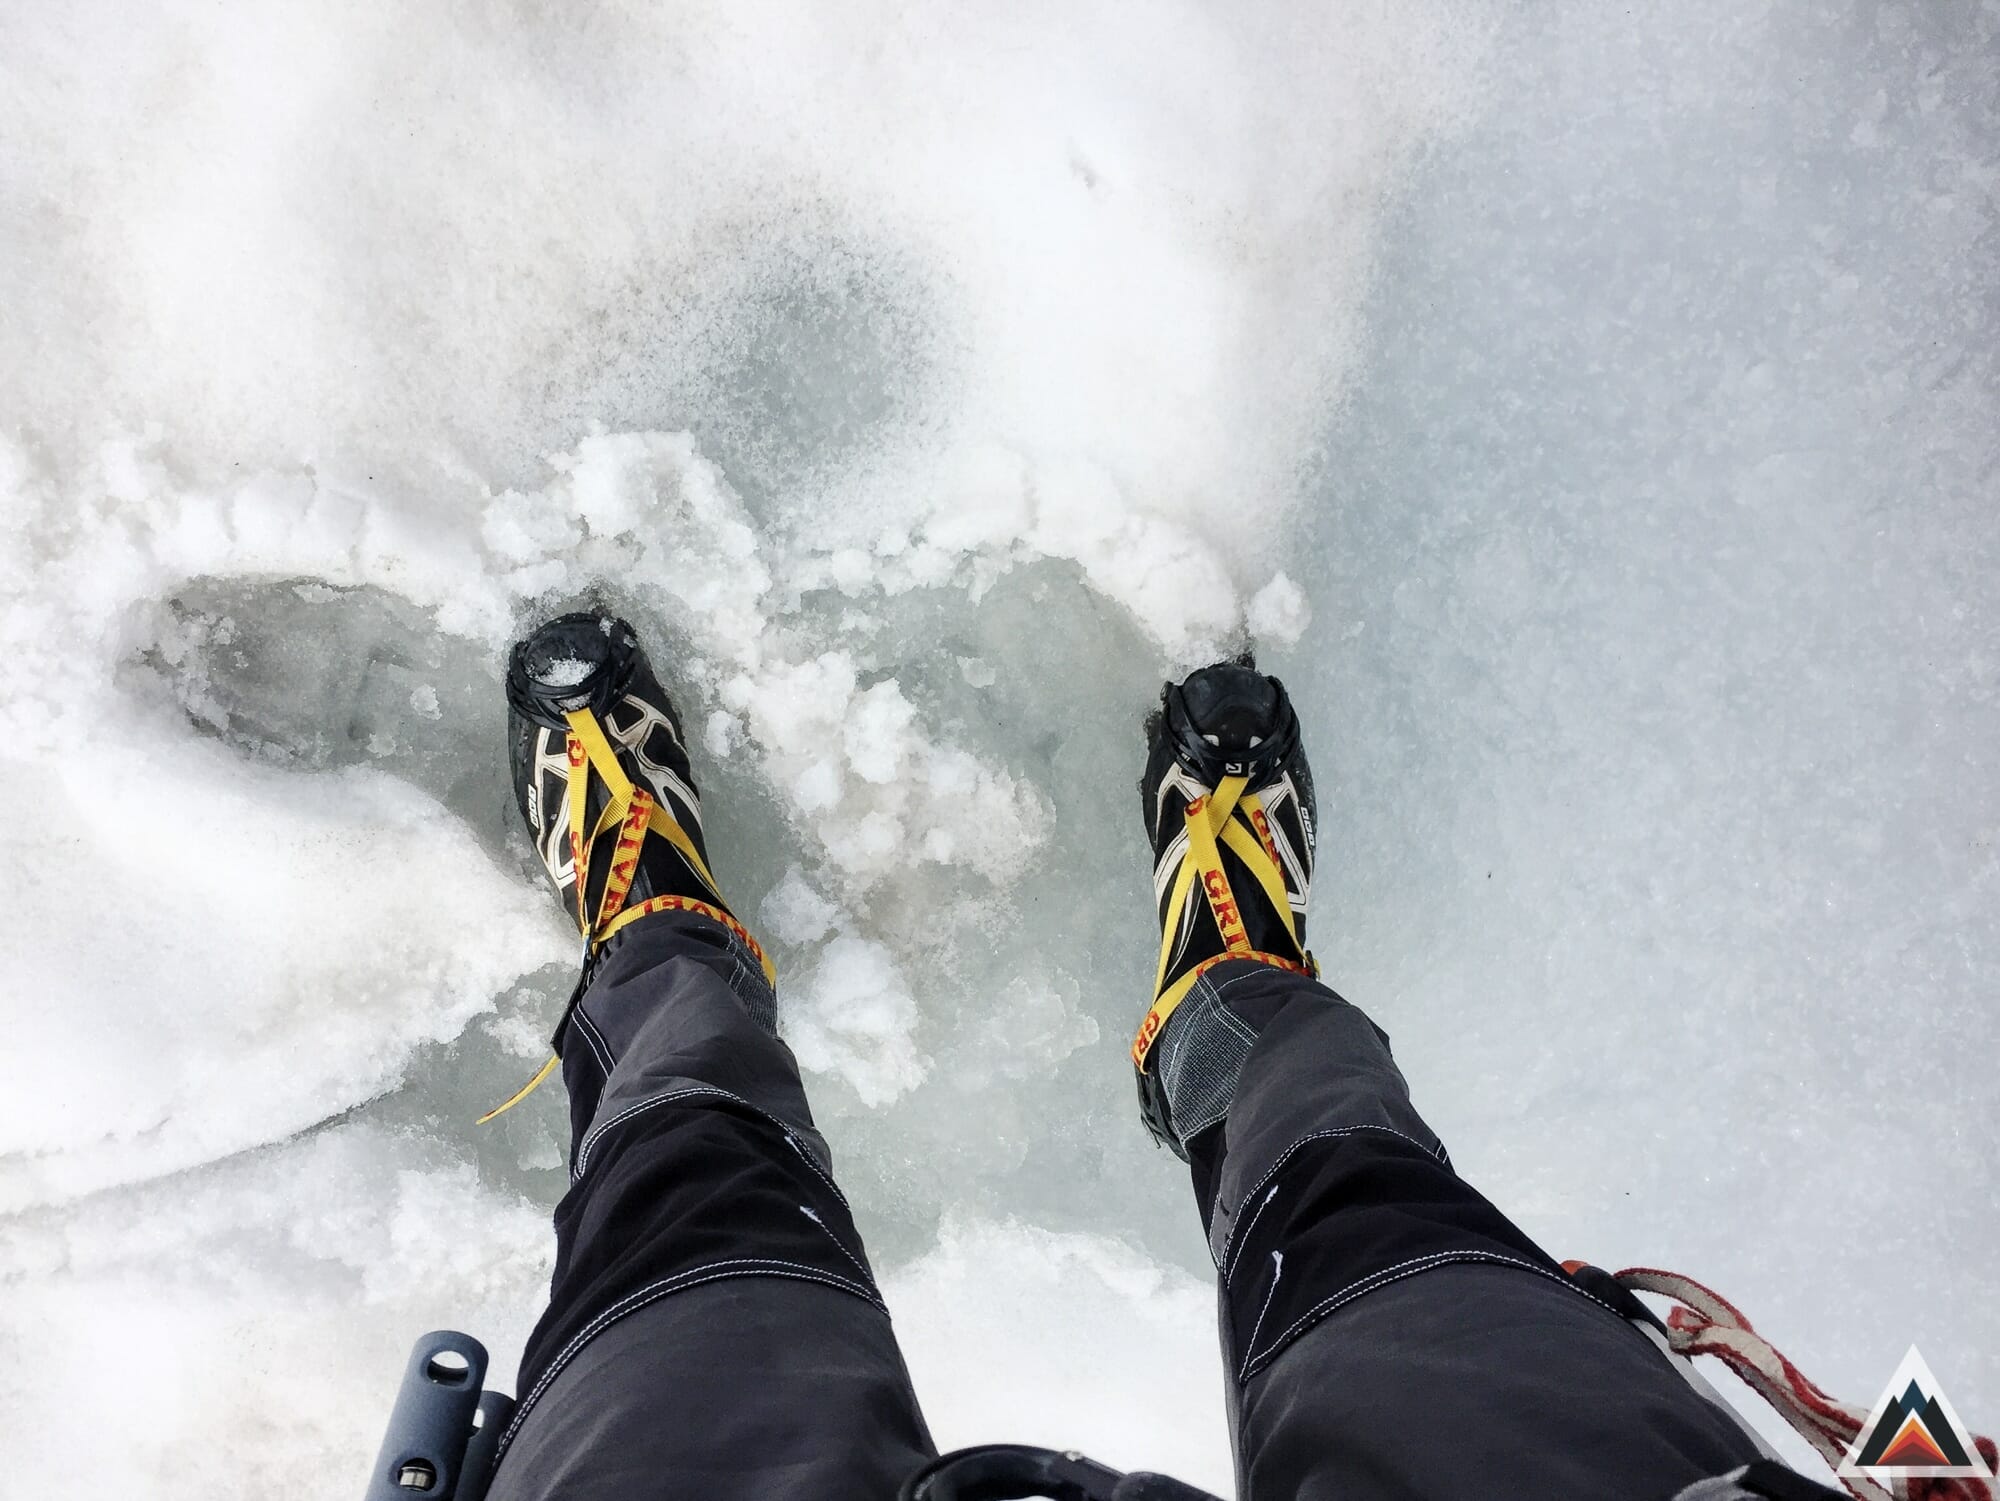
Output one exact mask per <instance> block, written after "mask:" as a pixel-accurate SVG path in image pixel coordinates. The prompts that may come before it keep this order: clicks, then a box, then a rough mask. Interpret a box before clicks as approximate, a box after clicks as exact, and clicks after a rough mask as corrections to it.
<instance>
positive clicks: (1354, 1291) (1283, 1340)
mask: <svg viewBox="0 0 2000 1501" xmlns="http://www.w3.org/2000/svg"><path fill="white" fill-rule="evenodd" d="M1271 1254H1272V1255H1273V1256H1276V1255H1277V1254H1278V1253H1277V1252H1275V1251H1273V1252H1272V1253H1271ZM1467 1262H1475V1263H1485V1264H1488V1265H1495V1266H1512V1267H1519V1268H1520V1269H1521V1270H1522V1271H1524V1272H1533V1273H1534V1274H1535V1275H1536V1276H1537V1277H1545V1278H1547V1279H1548V1280H1549V1281H1550V1282H1554V1283H1556V1284H1558V1285H1559V1286H1562V1287H1566V1288H1568V1289H1569V1290H1570V1291H1571V1292H1573V1293H1575V1294H1576V1295H1577V1296H1578V1297H1579V1298H1588V1299H1589V1300H1590V1301H1591V1302H1593V1303H1595V1304H1596V1305H1597V1306H1598V1307H1599V1308H1602V1309H1603V1310H1604V1311H1605V1312H1606V1313H1608V1314H1610V1315H1611V1316H1612V1317H1614V1318H1623V1317H1624V1315H1623V1314H1621V1313H1619V1312H1618V1310H1617V1309H1615V1308H1613V1307H1612V1306H1611V1305H1610V1304H1609V1303H1607V1302H1605V1301H1604V1300H1603V1299H1602V1298H1600V1297H1598V1296H1596V1294H1594V1293H1590V1292H1586V1291H1585V1290H1584V1289H1583V1288H1581V1287H1578V1286H1577V1285H1576V1284H1575V1283H1574V1282H1572V1281H1570V1280H1569V1278H1567V1277H1559V1276H1557V1275H1556V1274H1555V1273H1554V1272H1552V1271H1550V1270H1549V1269H1548V1268H1547V1267H1540V1266H1536V1265H1535V1264H1534V1263H1533V1262H1532V1261H1522V1260H1521V1259H1520V1258H1518V1257H1515V1256H1502V1255H1500V1254H1499V1253H1498V1252H1497V1251H1437V1252H1433V1253H1432V1254H1431V1255H1429V1256H1419V1257H1416V1258H1414V1259H1413V1260H1410V1261H1399V1262H1397V1263H1396V1264H1395V1265H1394V1266H1387V1267H1383V1268H1382V1269H1381V1270H1380V1271H1376V1272H1370V1273H1369V1274H1368V1275H1367V1276H1366V1277H1363V1278H1361V1279H1360V1280H1359V1281H1356V1282H1351V1283H1349V1284H1348V1285H1347V1286H1346V1287H1343V1288H1342V1289H1341V1290H1340V1291H1339V1292H1337V1293H1335V1294H1333V1296H1331V1297H1329V1298H1323V1299H1321V1300H1320V1301H1319V1302H1317V1303H1315V1304H1314V1305H1313V1306H1312V1307H1311V1308H1309V1309H1307V1310H1306V1311H1305V1312H1304V1313H1303V1314H1301V1315H1299V1317H1298V1318H1296V1319H1294V1320H1293V1321H1292V1325H1291V1327H1290V1328H1288V1329H1287V1330H1285V1332H1284V1333H1283V1334H1280V1335H1278V1336H1277V1337H1276V1338H1274V1339H1273V1340H1272V1341H1271V1343H1270V1345H1269V1347H1268V1348H1266V1350H1265V1351H1264V1353H1263V1355H1262V1356H1261V1357H1260V1356H1259V1355H1258V1353H1257V1331H1258V1330H1259V1329H1262V1328H1263V1327H1264V1314H1263V1313H1259V1314H1258V1315H1257V1323H1256V1326H1255V1327H1254V1328H1252V1329H1251V1331H1250V1342H1249V1343H1250V1351H1249V1353H1248V1354H1246V1355H1245V1356H1244V1357H1243V1363H1242V1365H1241V1366H1239V1367H1238V1369H1237V1373H1236V1379H1237V1380H1238V1381H1248V1380H1249V1379H1250V1378H1251V1376H1252V1375H1254V1374H1255V1373H1256V1372H1255V1368H1256V1367H1258V1366H1260V1365H1262V1364H1263V1363H1264V1362H1265V1361H1267V1360H1268V1359H1269V1358H1270V1357H1271V1356H1272V1355H1274V1354H1275V1353H1276V1352H1278V1351H1279V1350H1282V1349H1283V1348H1284V1347H1285V1345H1286V1344H1287V1343H1289V1342H1290V1341H1291V1339H1292V1338H1293V1336H1295V1335H1296V1334H1298V1333H1299V1332H1300V1331H1301V1330H1303V1329H1305V1328H1307V1327H1308V1326H1309V1325H1311V1324H1314V1323H1316V1322H1318V1321H1319V1320H1320V1319H1322V1318H1324V1317H1325V1316H1326V1315H1327V1314H1329V1313H1332V1312H1333V1310H1334V1309H1336V1308H1338V1307H1340V1306H1341V1305H1342V1304H1343V1303H1351V1302H1353V1301H1354V1300H1355V1299H1356V1298H1358V1297H1361V1296H1362V1295H1363V1294H1364V1293H1371V1292H1374V1291H1375V1290H1376V1289H1377V1288H1382V1287H1387V1286H1388V1285H1389V1284H1390V1283H1392V1282H1401V1281H1402V1280H1403V1279H1404V1278H1406V1277H1414V1276H1416V1275H1417V1274H1418V1273H1419V1272H1427V1271H1431V1270H1432V1269H1434V1268H1436V1267H1440V1266H1450V1265H1454V1264H1461V1263H1467ZM1271 1291H1272V1292H1276V1291H1277V1282H1276V1279H1273V1281H1272V1284H1271ZM1270 1306H1271V1300H1270V1297H1269V1296H1268V1295H1267V1296H1266V1297H1265V1299H1264V1311H1265V1312H1269V1311H1270Z"/></svg>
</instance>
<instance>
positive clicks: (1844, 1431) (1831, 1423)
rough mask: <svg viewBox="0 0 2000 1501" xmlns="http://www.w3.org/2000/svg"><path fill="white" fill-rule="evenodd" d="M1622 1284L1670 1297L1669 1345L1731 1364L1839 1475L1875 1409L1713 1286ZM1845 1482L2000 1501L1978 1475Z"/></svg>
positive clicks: (1989, 1446) (1982, 1451)
mask: <svg viewBox="0 0 2000 1501" xmlns="http://www.w3.org/2000/svg"><path fill="white" fill-rule="evenodd" d="M1617 1280H1618V1281H1619V1282H1620V1283H1622V1284H1623V1285H1624V1286H1626V1287H1628V1288H1630V1289H1631V1290H1632V1291H1634V1292H1643V1293H1654V1294H1657V1295H1658V1296H1660V1297H1663V1298H1667V1299H1670V1300H1671V1301H1672V1302H1673V1304H1674V1307H1673V1309H1672V1310H1671V1311H1670V1312H1669V1313H1668V1315H1667V1343H1668V1345H1669V1346H1670V1347H1671V1348H1672V1350H1673V1352H1674V1353H1675V1354H1676V1355H1685V1356H1689V1357H1693V1356H1696V1355H1713V1356H1714V1357H1715V1358H1716V1359H1717V1360H1719V1361H1721V1362H1722V1363H1723V1364H1724V1365H1726V1366H1728V1367H1729V1369H1730V1370H1732V1371H1734V1372H1735V1373H1736V1375H1737V1376H1738V1377H1740V1378H1741V1379H1742V1381H1743V1383H1744V1385H1746V1386H1748V1387H1749V1388H1750V1389H1751V1390H1752V1391H1754V1392H1756V1393H1757V1395H1758V1396H1760V1397H1762V1398H1763V1399H1764V1400H1765V1401H1766V1402H1769V1403H1770V1404H1771V1406H1772V1407H1773V1408H1774V1409H1776V1411H1777V1413H1778V1415H1779V1416H1780V1417H1782V1418H1783V1419H1784V1420H1785V1421H1786V1422H1787V1423H1789V1424H1790V1425H1791V1426H1792V1427H1793V1428H1794V1429H1796V1430H1797V1432H1798V1434H1799V1436H1800V1437H1801V1438H1803V1439H1804V1440H1805V1441H1806V1442H1807V1443H1809V1444H1811V1445H1812V1447H1813V1449H1814V1451H1815V1452H1817V1453H1818V1454H1819V1456H1820V1457H1821V1458H1822V1459H1824V1460H1825V1461H1826V1462H1827V1466H1828V1468H1830V1469H1834V1470H1838V1469H1839V1468H1840V1466H1841V1464H1842V1462H1843V1461H1845V1459H1846V1458H1847V1455H1848V1454H1849V1452H1850V1451H1851V1450H1852V1449H1853V1447H1854V1441H1855V1439H1856V1437H1857V1436H1858V1435H1859V1434H1860V1432H1861V1426H1862V1424H1864V1423H1866V1422H1867V1421H1868V1416H1869V1414H1868V1409H1867V1408H1865V1407H1857V1406H1855V1405H1854V1404H1853V1403H1851V1402H1842V1401H1841V1400H1840V1399H1839V1398H1837V1397H1833V1396H1830V1395H1829V1394H1828V1393H1826V1392H1825V1391H1822V1390H1821V1389H1820V1388H1819V1386H1818V1385H1816V1384H1815V1383H1814V1382H1812V1381H1811V1380H1809V1379H1807V1377H1806V1375H1805V1373H1804V1372H1803V1371H1801V1370H1800V1369H1799V1368H1798V1367H1797V1366H1795V1365H1793V1364H1792V1362H1791V1361H1790V1360H1789V1359H1787V1358H1786V1357H1785V1355H1784V1354H1783V1352H1781V1351H1780V1350H1778V1349H1777V1348H1776V1347H1775V1346H1774V1345H1772V1343H1771V1342H1770V1341H1769V1340H1767V1339H1765V1338H1764V1336H1763V1335H1761V1334H1759V1333H1758V1332H1757V1331H1756V1330H1755V1329H1753V1328H1751V1326H1750V1321H1749V1320H1748V1319H1747V1318H1745V1317H1744V1316H1743V1314H1742V1311H1741V1310H1740V1309H1738V1308H1737V1307H1736V1305H1735V1304H1733V1303H1731V1302H1730V1301H1729V1300H1728V1299H1727V1298H1725V1297H1723V1296H1722V1295H1721V1294H1720V1293H1718V1292H1716V1291H1715V1290H1714V1289H1713V1288H1709V1287H1704V1286H1703V1285H1702V1284H1701V1283H1699V1282H1697V1281H1695V1280H1694V1279H1693V1278H1692V1277H1683V1276H1682V1275H1681V1274H1680V1273H1678V1272H1663V1271H1660V1270H1659V1269H1658V1268H1656V1267H1643V1266H1642V1267H1628V1268H1626V1269H1625V1270H1624V1271H1622V1272H1619V1273H1617ZM1973 1446H1974V1447H1975V1448H1976V1449H1977V1450H1978V1451H1979V1456H1980V1458H1981V1459H1983V1460H1984V1461H1985V1462H1986V1466H1987V1468H1988V1469H1989V1470H1991V1469H1996V1468H2000V1448H1996V1446H1995V1445H1994V1442H1993V1440H1992V1439H1990V1438H1980V1437H1978V1436H1976V1435H1975V1436H1973ZM1839 1478H1840V1483H1841V1484H1842V1485H1844V1486H1846V1487H1847V1489H1848V1490H1849V1492H1851V1493H1852V1494H1853V1495H1855V1496H1857V1497H1859V1498H1860V1501H2000V1498H1996V1492H1995V1487H1994V1483H1993V1482H1992V1481H1990V1480H1980V1479H1976V1478H1973V1477H1971V1476H1965V1477H1958V1476H1953V1477H1950V1478H1940V1477H1931V1476H1913V1477H1911V1478H1909V1479H1906V1480H1896V1481H1892V1482H1889V1483H1888V1484H1883V1483H1882V1482H1880V1481H1875V1480H1869V1479H1866V1478H1864V1477H1861V1476H1848V1475H1842V1476H1840V1477H1839Z"/></svg>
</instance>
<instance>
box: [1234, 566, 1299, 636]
mask: <svg viewBox="0 0 2000 1501" xmlns="http://www.w3.org/2000/svg"><path fill="white" fill-rule="evenodd" d="M1244 623H1245V624H1246V625H1248V626H1249V627H1250V634H1251V636H1253V637H1254V638H1255V639H1256V640H1257V641H1258V642H1259V643H1261V644H1264V645H1268V646H1297V645H1298V644H1299V638H1300V637H1301V636H1303V635H1304V634H1305V632H1306V627H1307V626H1308V625H1310V624H1311V623H1312V607H1311V606H1310V605H1308V604H1307V603H1306V596H1305V592H1304V591H1303V590H1302V589H1300V588H1299V586H1298V585H1297V584H1295V583H1293V582H1292V581H1291V579H1290V578H1289V577H1287V576H1286V575H1285V574H1284V573H1283V572H1282V571H1281V572H1278V573H1274V574H1272V575H1271V581H1270V583H1268V584H1266V585H1265V586H1264V587H1263V588H1261V589H1259V590H1258V591H1257V592H1256V593H1255V594H1253V595H1251V596H1250V605H1249V608H1248V609H1247V610H1245V611H1244Z"/></svg>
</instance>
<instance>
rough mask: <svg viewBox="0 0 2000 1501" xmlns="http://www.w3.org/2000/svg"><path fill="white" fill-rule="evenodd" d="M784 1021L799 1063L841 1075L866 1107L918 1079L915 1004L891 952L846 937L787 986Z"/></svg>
mask: <svg viewBox="0 0 2000 1501" xmlns="http://www.w3.org/2000/svg"><path fill="white" fill-rule="evenodd" d="M779 1015H780V1018H781V1020H782V1023H783V1027H784V1033H785V1038H786V1040H787V1041H788V1042H790V1043H791V1045H792V1051H793V1052H795V1053H796V1054H797V1055H798V1059H799V1063H800V1065H801V1066H803V1067H805V1068H807V1069H810V1070H812V1071H813V1072H815V1073H830V1074H836V1075H838V1076H839V1077H840V1078H842V1079H844V1080H845V1081H846V1082H847V1084H848V1085H849V1086H850V1087H851V1088H852V1089H853V1090H854V1092H855V1093H856V1094H857V1095H859V1096H860V1098H861V1103H862V1104H864V1105H871V1106H874V1105H886V1104H888V1103H889V1102H890V1101H891V1100H894V1099H895V1098H896V1097H897V1096H899V1095H902V1094H904V1093H906V1092H908V1091H909V1090H912V1089H914V1088H916V1086H917V1085H919V1084H921V1083H922V1082H923V1079H924V1075H925V1072H926V1069H927V1065H926V1063H925V1062H924V1060H923V1058H922V1057H921V1056H920V1055H919V1054H918V1052H917V1047H916V1040H915V1033H916V1026H917V1003H916V1001H915V999H914V998H913V997H912V996H911V994H910V987H909V983H908V982H907V981H906V980H905V979H904V978H903V972H902V970H901V969H900V968H899V967H898V965H897V964H896V961H895V958H894V956H892V955H891V954H890V952H889V950H888V949H887V948H886V947H884V946H883V945H882V944H880V943H876V942H874V941H873V940H871V939H866V938H856V937H854V936H853V935H851V934H845V933H843V934H841V935H840V936H839V937H837V938H835V939H833V940H832V941H831V942H830V943H828V944H827V946H826V947H825V948H824V949H822V950H821V951H820V954H819V958H818V960H817V962H815V964H814V965H813V967H812V968H811V969H810V970H808V971H807V972H806V974H805V975H804V976H803V977H802V978H801V979H799V980H797V981H793V982H792V983H791V984H790V985H789V986H788V987H787V988H786V990H785V992H784V996H783V999H782V1002H781V1007H780V1012H779Z"/></svg>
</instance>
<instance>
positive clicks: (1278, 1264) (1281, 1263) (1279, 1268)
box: [1250, 1251, 1285, 1350]
mask: <svg viewBox="0 0 2000 1501" xmlns="http://www.w3.org/2000/svg"><path fill="white" fill-rule="evenodd" d="M1284 1275H1285V1253H1284V1252H1283V1251H1273V1252H1272V1253H1271V1286H1270V1289H1269V1291H1267V1292H1266V1293H1265V1294H1264V1306H1263V1307H1262V1308H1260V1309H1258V1310H1257V1322H1256V1323H1254V1324H1252V1325H1251V1326H1250V1348H1251V1349H1253V1350H1254V1349H1256V1348H1257V1331H1258V1330H1260V1329H1262V1328H1263V1327H1264V1315H1265V1314H1267V1313H1269V1312H1270V1311H1271V1300H1272V1299H1273V1298H1275V1297H1277V1296H1278V1279H1279V1278H1281V1277H1283V1276H1284Z"/></svg>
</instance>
